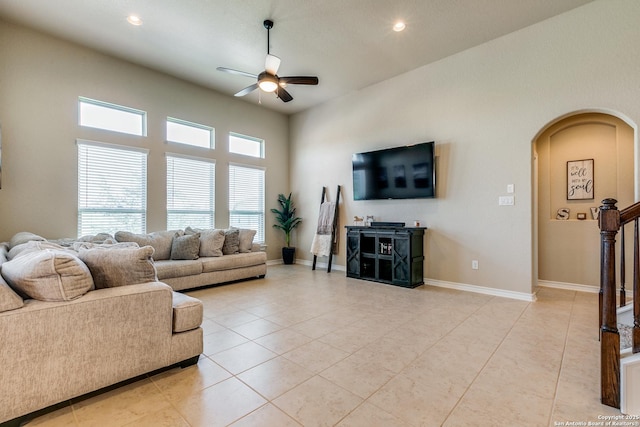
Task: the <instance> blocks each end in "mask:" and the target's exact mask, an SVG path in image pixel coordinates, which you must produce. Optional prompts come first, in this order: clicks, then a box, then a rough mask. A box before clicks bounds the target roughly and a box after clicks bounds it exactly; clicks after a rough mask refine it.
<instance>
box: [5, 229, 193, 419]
mask: <svg viewBox="0 0 640 427" xmlns="http://www.w3.org/2000/svg"><path fill="white" fill-rule="evenodd" d="M28 235H29V233H19V234H18V235H16V236H14V239H12V242H7V243H3V244H0V273H1V274H0V362H1V363H0V378H1V381H0V423H5V422H6V423H8V425H18V424H19V423H20V422H21V421H23V420H24V419H23V418H25V417H26V418H28V417H29V414H31V413H34V412H35V411H39V410H41V409H44V408H48V407H51V406H52V405H57V404H59V403H62V402H65V401H67V400H69V399H71V398H75V397H78V396H82V395H84V394H87V393H89V392H93V391H96V390H100V389H102V388H105V387H108V386H111V385H114V384H118V383H120V382H122V381H125V380H128V379H131V378H135V377H137V376H140V375H143V374H146V373H149V372H152V371H155V370H158V369H163V368H166V367H170V366H173V365H182V366H185V365H189V364H192V363H196V362H197V360H198V357H199V355H200V354H201V353H202V348H203V343H202V329H201V328H200V325H201V323H202V312H203V307H202V303H201V302H200V301H199V300H197V299H195V298H191V297H189V296H187V295H183V294H180V293H177V292H174V291H173V290H172V288H171V287H170V286H168V285H167V284H165V283H162V282H159V281H158V280H157V279H156V271H155V266H154V264H153V260H152V259H151V254H152V253H153V249H152V248H150V247H138V246H137V245H132V244H114V245H95V244H93V243H92V244H90V245H88V246H91V247H86V248H80V250H79V251H73V250H71V249H68V248H63V247H61V246H59V245H56V244H53V243H50V242H46V241H43V240H37V237H38V236H35V238H36V240H29V241H21V240H24V239H25V238H26V239H27V240H28V239H29V238H34V237H33V235H31V237H29V236H28ZM20 245H21V250H17V249H16V248H17V247H18V246H20ZM18 249H20V248H18ZM12 250H13V253H11V251H12ZM10 254H11V255H10Z"/></svg>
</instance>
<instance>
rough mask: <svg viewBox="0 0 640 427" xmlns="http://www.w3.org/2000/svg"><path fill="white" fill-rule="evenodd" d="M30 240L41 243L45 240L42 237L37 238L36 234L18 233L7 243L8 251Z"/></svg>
mask: <svg viewBox="0 0 640 427" xmlns="http://www.w3.org/2000/svg"><path fill="white" fill-rule="evenodd" d="M32 240H37V241H40V242H42V241H44V240H47V239H45V238H44V237H41V236H38V235H37V234H33V233H30V232H28V231H20V232H18V233H16V234H14V235H13V237H12V238H11V240H10V241H9V249H11V248H13V247H14V246H18V245H21V244H23V243H27V242H30V241H32Z"/></svg>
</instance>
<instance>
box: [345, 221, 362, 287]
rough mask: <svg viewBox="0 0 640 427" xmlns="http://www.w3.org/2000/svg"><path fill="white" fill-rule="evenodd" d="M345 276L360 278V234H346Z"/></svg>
mask: <svg viewBox="0 0 640 427" xmlns="http://www.w3.org/2000/svg"><path fill="white" fill-rule="evenodd" d="M347 276H348V277H358V278H359V277H360V233H358V232H349V233H347Z"/></svg>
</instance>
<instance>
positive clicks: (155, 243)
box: [115, 227, 267, 291]
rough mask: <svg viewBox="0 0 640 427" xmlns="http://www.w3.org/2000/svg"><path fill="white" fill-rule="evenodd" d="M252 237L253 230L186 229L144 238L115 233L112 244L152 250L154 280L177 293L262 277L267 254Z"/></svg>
mask: <svg viewBox="0 0 640 427" xmlns="http://www.w3.org/2000/svg"><path fill="white" fill-rule="evenodd" d="M254 235H255V231H253V230H246V229H239V228H231V229H227V230H222V229H215V230H194V229H191V228H189V227H187V229H186V230H184V231H182V230H171V231H159V232H155V233H150V234H147V235H136V234H131V233H125V232H117V233H115V240H116V241H118V242H134V243H137V244H138V245H139V246H146V245H149V246H152V247H153V248H154V250H155V252H154V255H153V259H154V262H155V266H156V270H157V272H158V280H160V281H161V282H164V283H166V284H168V285H169V286H171V287H172V288H173V289H174V290H176V291H180V290H185V289H193V288H198V287H202V286H209V285H217V284H221V283H228V282H234V281H238V280H244V279H251V278H256V277H264V276H265V275H266V274H267V254H266V252H264V251H261V250H260V245H258V244H254V243H253V237H254ZM196 242H197V243H196ZM176 254H177V255H176Z"/></svg>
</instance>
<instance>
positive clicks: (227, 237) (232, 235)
mask: <svg viewBox="0 0 640 427" xmlns="http://www.w3.org/2000/svg"><path fill="white" fill-rule="evenodd" d="M239 251H240V230H239V229H237V228H229V229H228V230H225V231H224V245H223V246H222V254H223V255H231V254H237V253H238V252H239Z"/></svg>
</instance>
